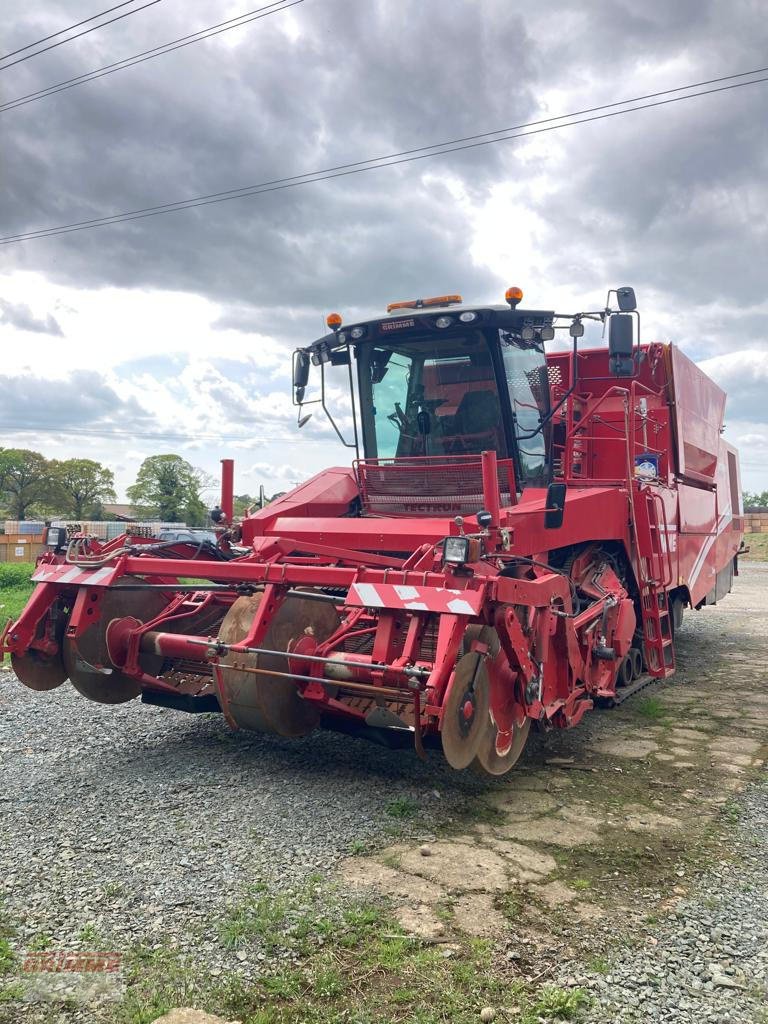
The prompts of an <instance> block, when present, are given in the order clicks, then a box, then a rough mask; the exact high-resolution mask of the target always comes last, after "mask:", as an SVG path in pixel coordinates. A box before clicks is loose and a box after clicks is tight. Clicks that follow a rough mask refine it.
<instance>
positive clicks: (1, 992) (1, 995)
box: [0, 981, 24, 1006]
mask: <svg viewBox="0 0 768 1024" xmlns="http://www.w3.org/2000/svg"><path fill="white" fill-rule="evenodd" d="M23 997H24V985H23V983H22V982H20V981H12V982H10V984H8V985H0V1006H2V1005H3V1003H15V1002H16V1001H17V1000H19V999H22V998H23Z"/></svg>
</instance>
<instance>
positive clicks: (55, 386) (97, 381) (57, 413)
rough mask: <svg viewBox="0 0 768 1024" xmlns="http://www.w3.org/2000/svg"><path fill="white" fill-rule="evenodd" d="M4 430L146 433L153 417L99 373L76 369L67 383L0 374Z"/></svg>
mask: <svg viewBox="0 0 768 1024" xmlns="http://www.w3.org/2000/svg"><path fill="white" fill-rule="evenodd" d="M0 391H1V392H2V395H3V409H2V421H3V427H4V429H5V430H10V431H13V430H24V429H31V430H34V429H36V428H39V429H47V428H55V429H61V430H63V431H66V429H67V428H68V427H88V428H91V427H102V428H105V429H107V430H110V429H120V430H123V431H124V430H131V429H134V430H147V429H151V428H152V427H153V426H154V423H153V420H152V418H151V417H150V415H149V414H148V413H147V412H146V411H145V410H144V409H142V407H141V406H140V405H139V403H138V402H137V401H136V400H135V399H133V398H130V399H123V398H121V397H120V396H119V395H118V394H117V392H116V391H115V390H114V389H113V388H111V387H110V386H109V385H107V384H105V383H104V381H103V380H102V378H101V376H100V374H98V373H96V372H95V371H91V370H75V371H73V372H72V373H71V374H70V376H69V377H68V378H66V379H64V380H47V379H46V378H45V377H42V376H40V375H38V374H24V375H19V376H10V375H0Z"/></svg>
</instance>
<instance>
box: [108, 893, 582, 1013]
mask: <svg viewBox="0 0 768 1024" xmlns="http://www.w3.org/2000/svg"><path fill="white" fill-rule="evenodd" d="M221 926H222V930H221V931H220V940H221V941H222V942H224V943H226V944H228V945H229V944H231V943H233V942H234V943H235V944H237V945H238V948H240V949H242V950H244V951H245V953H246V956H247V962H248V963H250V964H251V965H253V964H254V963H255V960H254V959H252V957H255V954H256V953H257V952H258V951H259V950H263V949H264V948H265V942H266V944H267V945H268V946H269V947H270V948H271V955H270V956H269V957H268V959H267V960H266V961H265V962H263V964H262V966H261V968H260V970H261V973H259V974H257V975H256V976H255V977H254V978H253V979H252V980H249V981H246V980H244V979H243V977H242V976H241V975H240V974H239V973H237V972H235V971H233V972H231V973H225V974H224V975H222V976H218V977H211V976H210V975H208V974H207V973H206V972H205V971H201V970H200V964H199V962H195V961H194V959H190V960H186V959H185V958H184V956H182V954H180V953H179V951H178V950H176V949H174V948H172V947H170V946H167V947H163V946H160V947H159V948H152V949H148V948H137V949H136V950H134V951H132V952H130V953H129V954H127V955H126V957H125V960H124V964H125V973H126V981H127V992H126V995H125V997H124V999H123V1000H122V1002H121V1003H120V1004H119V1005H118V1006H117V1007H115V1008H114V1009H113V1010H111V1011H110V1016H109V1017H108V1018H106V1020H105V1024H150V1022H151V1021H153V1020H154V1019H155V1018H156V1017H159V1016H161V1015H162V1014H163V1013H165V1012H167V1010H168V1009H169V1008H171V1007H173V1006H195V1007H198V1008H199V1009H201V1010H205V1011H207V1012H210V1013H216V1014H218V1015H219V1016H221V1017H223V1018H224V1019H225V1020H229V1019H235V1020H239V1021H242V1022H243V1024H289V1022H290V1024H295V1022H300V1024H342V1022H344V1024H380V1022H381V1021H392V1022H405V1021H408V1022H409V1024H410V1022H413V1024H445V1022H446V1021H451V1024H476V1022H477V1020H478V1016H479V1011H480V1008H481V1007H483V1006H495V1007H501V1006H504V1007H512V1008H513V1010H511V1011H510V1012H513V1013H514V1014H515V1016H514V1019H515V1020H518V1021H519V1022H520V1024H538V1021H539V1020H544V1021H547V1022H553V1024H554V1022H560V1021H577V1020H578V1019H579V1018H580V1015H581V1010H582V1009H583V1008H584V1007H585V1006H586V1005H587V1000H586V996H585V995H584V993H583V992H582V991H581V990H580V989H573V990H565V989H560V988H556V987H554V986H546V985H545V986H544V987H540V988H537V987H535V986H533V985H531V984H529V983H526V982H524V981H523V980H522V979H521V978H519V977H516V976H514V973H513V969H510V968H509V967H508V966H507V965H506V964H505V963H504V962H503V961H502V962H500V960H499V957H498V955H497V953H496V951H495V950H494V947H493V944H492V943H490V942H487V941H484V940H466V939H457V940H456V944H455V945H454V946H453V947H452V955H451V956H450V957H446V956H445V955H444V952H445V951H444V948H443V947H441V946H440V945H432V944H426V945H425V944H424V943H423V942H422V941H421V940H419V939H418V938H416V937H414V936H412V935H407V934H405V933H404V932H403V931H402V929H401V928H400V927H399V925H398V924H397V922H396V921H395V920H393V918H392V917H391V916H390V915H389V912H388V911H387V910H386V909H385V906H384V905H383V904H381V903H379V902H375V903H368V902H357V903H354V904H353V905H351V906H350V905H349V904H348V903H347V902H346V900H345V901H344V902H339V900H338V899H337V897H336V893H335V890H329V889H328V888H327V887H325V888H323V887H321V886H320V885H319V884H317V883H313V884H311V885H310V886H309V887H307V888H304V889H302V890H300V891H299V892H297V893H292V894H286V893H280V894H277V895H271V894H270V893H269V892H268V891H267V890H266V889H265V888H264V887H262V886H256V887H254V889H253V890H252V891H251V892H250V893H248V894H247V896H246V897H245V899H244V900H242V901H241V902H240V903H238V904H237V905H236V906H233V907H232V908H230V911H229V913H228V914H227V915H225V917H224V919H223V920H222V922H221ZM208 934H210V932H208ZM286 956H287V957H288V958H289V960H290V966H287V965H284V964H285V958H286Z"/></svg>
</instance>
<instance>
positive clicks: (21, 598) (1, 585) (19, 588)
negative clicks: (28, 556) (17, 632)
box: [0, 562, 35, 625]
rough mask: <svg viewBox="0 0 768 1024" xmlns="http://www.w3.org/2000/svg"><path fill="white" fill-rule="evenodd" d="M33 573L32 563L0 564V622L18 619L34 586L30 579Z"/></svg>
mask: <svg viewBox="0 0 768 1024" xmlns="http://www.w3.org/2000/svg"><path fill="white" fill-rule="evenodd" d="M34 571H35V566H34V564H33V563H32V562H0V622H2V624H3V625H5V623H6V621H7V620H8V619H14V620H16V619H18V617H19V615H20V614H21V610H22V608H23V607H24V605H25V604H26V603H27V601H28V600H29V595H30V594H31V593H32V587H33V585H34V584H32V583H31V582H30V577H31V575H32V573H33V572H34Z"/></svg>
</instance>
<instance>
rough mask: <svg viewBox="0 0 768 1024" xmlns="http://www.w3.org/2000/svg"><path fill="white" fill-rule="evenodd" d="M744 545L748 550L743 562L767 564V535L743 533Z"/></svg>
mask: <svg viewBox="0 0 768 1024" xmlns="http://www.w3.org/2000/svg"><path fill="white" fill-rule="evenodd" d="M744 543H745V544H746V545H747V547H748V548H749V554H747V555H744V560H745V561H747V562H768V533H745V534H744Z"/></svg>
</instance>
